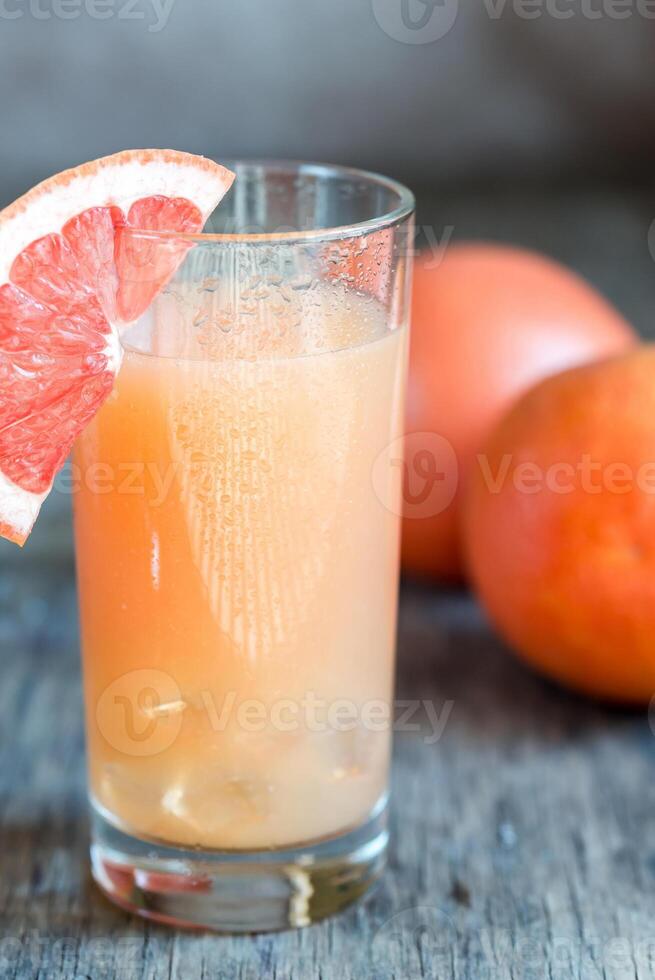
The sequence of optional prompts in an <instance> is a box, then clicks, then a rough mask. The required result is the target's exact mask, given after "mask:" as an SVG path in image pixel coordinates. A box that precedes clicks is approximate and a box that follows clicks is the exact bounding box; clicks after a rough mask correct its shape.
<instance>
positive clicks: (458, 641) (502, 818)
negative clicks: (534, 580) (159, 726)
mask: <svg viewBox="0 0 655 980" xmlns="http://www.w3.org/2000/svg"><path fill="white" fill-rule="evenodd" d="M0 582H1V586H0V642H1V644H2V659H1V662H0V671H1V673H0V732H1V740H0V745H1V748H0V855H1V857H0V860H1V873H0V937H1V939H0V977H1V978H2V980H5V978H6V980H9V978H11V980H18V978H20V980H27V978H35V980H36V978H47V980H50V978H53V980H54V978H62V980H63V978H66V980H68V978H74V980H82V978H91V980H104V978H126V980H127V978H130V980H131V978H144V980H145V978H148V980H160V978H161V980H163V978H166V980H169V978H175V980H194V978H196V977H197V978H201V977H226V978H231V977H234V978H237V977H239V978H251V977H252V978H259V977H269V976H270V977H277V978H280V980H281V978H284V980H286V978H304V977H308V978H314V977H321V978H323V980H332V978H337V980H344V978H364V977H372V978H376V980H377V978H380V980H386V978H389V980H391V978H398V980H408V978H413V977H425V978H439V980H441V978H450V977H456V978H458V980H463V978H469V977H470V978H476V980H478V978H490V980H491V978H495V977H499V978H500V977H503V978H504V977H511V978H517V980H518V978H525V977H548V978H553V977H557V978H559V977H562V978H565V977H575V978H577V977H581V978H595V977H603V978H606V977H608V978H613V977H633V978H640V980H642V978H647V977H652V976H655V917H654V915H653V913H654V911H655V899H654V895H655V778H654V776H655V753H654V746H655V743H654V739H653V734H652V732H651V729H650V727H649V723H648V718H647V717H646V715H645V714H644V713H643V712H642V713H626V712H622V711H616V710H609V709H605V708H601V707H598V706H595V705H593V704H590V703H587V702H584V701H581V700H578V699H576V698H574V697H572V696H569V695H567V694H565V693H563V692H562V691H560V690H558V689H556V688H554V687H551V686H550V685H548V684H547V683H545V682H543V681H541V680H539V679H538V678H536V677H535V676H533V675H532V674H531V673H529V672H528V671H527V670H526V669H524V668H523V667H522V666H521V665H520V664H518V663H517V662H516V661H515V660H514V659H513V658H511V657H510V656H509V655H508V654H507V652H506V651H505V650H503V649H502V648H501V647H500V645H499V643H498V642H497V641H495V640H494V639H493V637H492V636H491V635H490V633H489V631H488V629H487V627H486V626H485V623H484V621H483V620H482V618H481V616H480V614H479V613H478V612H477V610H476V608H475V606H474V604H473V602H472V600H471V599H470V598H468V597H467V596H466V595H465V594H463V593H457V592H452V593H441V594H439V593H436V592H434V591H432V590H428V589H424V588H420V587H411V588H405V589H404V590H403V597H402V607H401V609H402V615H401V625H400V651H399V657H400V664H401V669H400V675H399V692H398V693H399V698H400V699H407V700H410V699H415V700H418V701H419V702H425V701H429V702H431V703H432V704H433V705H434V706H435V707H436V711H437V713H438V714H439V715H440V717H441V719H442V720H443V718H444V717H447V722H446V725H445V728H444V730H443V733H442V734H441V737H440V738H439V739H438V740H437V741H434V736H433V734H432V733H433V731H434V725H433V722H432V721H431V720H430V719H431V717H433V716H430V715H428V713H427V711H426V710H425V709H424V708H423V709H421V710H419V711H418V712H417V713H416V715H415V716H414V717H413V718H412V719H411V722H410V724H415V723H417V722H419V723H420V724H421V731H405V732H401V733H399V734H398V736H397V740H396V753H395V762H394V798H393V842H392V846H391V855H390V866H389V869H388V872H387V874H386V875H385V877H384V880H383V882H382V883H381V885H380V886H379V888H378V890H377V892H376V893H375V894H374V895H373V896H372V897H371V898H370V899H369V900H368V901H367V902H366V903H364V904H363V905H362V906H360V907H358V908H356V909H353V910H351V911H348V912H346V913H345V914H343V915H341V916H340V917H338V918H335V919H333V920H331V921H329V922H327V923H325V924H323V925H319V926H314V927H311V928H310V929H308V930H304V931H301V932H297V933H293V932H289V933H286V934H280V935H276V936H262V937H257V938H220V937H215V936H210V935H202V934H191V933H182V932H179V933H177V932H171V931H168V930H166V929H163V928H159V927H155V926H151V925H147V924H144V923H142V922H140V921H138V920H136V919H132V918H130V917H128V916H127V915H124V914H123V913H122V912H120V911H118V910H117V909H114V908H113V907H112V906H111V905H110V904H109V903H108V902H106V901H105V900H104V899H103V898H102V897H101V896H100V895H99V894H97V893H96V891H95V889H94V887H93V885H92V883H91V882H90V880H89V873H88V865H87V826H86V818H85V799H84V768H83V733H82V706H81V694H80V684H79V669H78V655H77V636H76V628H75V593H74V583H73V578H72V569H71V568H70V566H69V565H68V564H63V565H62V564H60V565H49V566H45V567H41V568H38V567H34V566H33V565H32V563H29V567H28V563H27V562H26V563H25V567H24V569H23V570H22V571H20V572H17V571H14V573H13V574H12V575H11V576H8V575H7V576H4V577H3V578H2V579H1V580H0ZM445 702H453V703H452V705H451V706H450V710H449V706H448V705H447V704H445ZM444 708H445V711H446V714H443V711H444ZM448 710H449V714H448Z"/></svg>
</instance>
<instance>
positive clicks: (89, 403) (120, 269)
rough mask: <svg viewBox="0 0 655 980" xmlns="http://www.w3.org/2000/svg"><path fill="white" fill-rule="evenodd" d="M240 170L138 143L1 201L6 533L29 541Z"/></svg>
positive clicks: (0, 441) (2, 507)
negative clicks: (126, 341) (164, 235)
mask: <svg viewBox="0 0 655 980" xmlns="http://www.w3.org/2000/svg"><path fill="white" fill-rule="evenodd" d="M233 179H234V175H233V174H231V173H230V171H229V170H226V169H225V168H224V167H221V166H220V165H219V164H216V163H214V162H212V161H210V160H206V159H204V158H203V157H197V156H193V155H191V154H189V153H179V152H177V151H174V150H128V151H126V152H124V153H118V154H115V155H114V156H110V157H104V158H103V159H101V160H96V161H94V162H93V163H87V164H84V165H83V166H81V167H77V168H75V169H74V170H68V171H65V172H64V173H61V174H58V175H57V176H55V177H51V178H50V179H49V180H47V181H45V182H44V183H42V184H39V185H38V186H37V187H35V188H34V189H33V190H31V191H29V192H28V193H27V194H25V196H24V197H22V198H19V200H18V201H16V202H15V203H14V204H12V205H10V206H9V207H8V208H6V209H5V210H4V211H2V212H0V536H2V537H6V538H9V539H10V540H11V541H15V542H16V543H17V544H21V545H22V544H23V543H24V542H25V540H26V538H27V536H28V535H29V533H30V531H31V529H32V526H33V524H34V521H35V520H36V517H37V515H38V512H39V509H40V507H41V504H42V502H43V500H44V499H45V497H46V496H47V495H48V493H49V491H50V489H51V488H52V483H53V480H54V478H55V476H56V474H57V472H58V471H59V469H60V468H61V466H62V465H63V463H64V461H65V459H66V457H67V455H68V453H69V451H70V448H71V446H72V444H73V442H74V440H75V438H76V437H77V435H78V434H79V433H80V432H81V431H82V429H84V427H85V426H86V425H87V423H88V422H89V421H90V420H91V419H92V418H93V416H94V415H95V413H96V412H97V411H98V409H99V408H100V406H101V405H102V403H103V401H104V400H105V398H106V397H107V396H108V394H109V393H110V391H111V389H112V386H113V383H114V378H115V376H116V373H117V371H118V369H119V367H120V359H121V348H120V342H119V339H118V324H120V323H124V322H131V321H133V320H136V319H137V318H138V317H139V316H140V315H141V314H142V313H143V312H144V311H145V309H146V308H147V307H148V305H149V304H150V303H151V301H152V299H153V298H154V296H155V295H156V294H157V292H158V291H159V290H160V289H161V288H162V287H163V286H164V285H165V284H166V282H167V281H168V280H169V278H170V277H171V275H172V274H173V273H174V272H175V270H176V268H177V266H178V265H179V263H180V261H181V260H182V259H183V258H184V255H185V254H186V251H187V250H188V248H189V247H190V244H189V243H188V241H185V240H183V239H176V238H174V237H172V238H171V239H170V241H167V242H166V245H165V247H164V246H162V247H154V244H153V242H152V240H150V241H149V240H148V239H147V237H144V238H143V240H141V239H140V238H135V237H130V240H129V241H130V243H129V246H128V247H119V243H120V241H121V236H123V237H125V236H124V231H123V229H125V228H132V229H144V230H145V231H150V232H153V231H154V232H162V231H164V232H174V233H178V234H181V235H183V234H194V233H197V232H199V231H200V230H201V229H202V227H203V225H204V223H205V221H206V220H207V218H208V216H209V215H210V214H211V212H212V211H213V210H214V208H215V207H216V205H217V204H218V202H219V201H220V200H221V198H222V197H223V195H224V194H225V193H226V191H227V190H228V189H229V187H230V185H231V183H232V180H233Z"/></svg>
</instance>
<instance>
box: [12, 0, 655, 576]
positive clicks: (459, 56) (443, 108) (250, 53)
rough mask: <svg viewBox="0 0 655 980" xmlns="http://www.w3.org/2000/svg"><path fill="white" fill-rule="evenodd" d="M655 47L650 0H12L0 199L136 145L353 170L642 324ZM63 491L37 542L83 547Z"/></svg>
mask: <svg viewBox="0 0 655 980" xmlns="http://www.w3.org/2000/svg"><path fill="white" fill-rule="evenodd" d="M654 50H655V0H270V2H264V0H0V85H1V87H2V94H3V98H2V102H1V103H0V122H1V123H2V126H1V132H2V134H3V136H2V140H1V142H0V204H6V203H8V202H9V201H10V200H12V199H13V198H14V197H15V196H17V195H18V194H20V193H21V192H23V191H24V190H26V189H27V188H29V187H30V186H31V185H32V184H34V183H35V182H36V181H38V180H40V179H42V178H44V177H46V176H48V175H50V174H51V173H53V172H56V171H58V170H60V169H62V168H64V167H67V166H71V165H75V164H78V163H80V162H82V161H84V160H87V159H91V158H93V157H97V156H99V155H102V154H105V153H110V152H114V151H116V150H119V149H124V148H127V147H133V146H151V145H152V146H172V147H176V148H180V149H187V150H191V151H195V152H198V153H203V154H206V155H209V156H214V157H216V158H218V159H221V158H229V157H234V156H247V157H266V156H269V157H290V158H305V159H316V160H323V161H333V162H341V163H347V164H354V165H358V166H362V167H367V168H371V169H374V170H379V171H383V172H385V173H388V174H390V175H392V176H394V177H396V178H399V179H401V180H403V181H406V182H407V183H408V184H409V185H410V186H411V187H412V188H413V189H414V190H415V191H416V193H417V198H418V223H419V226H422V227H423V229H425V227H426V226H427V228H428V233H427V234H428V235H431V236H432V238H433V239H434V237H435V236H436V237H437V238H439V239H440V240H441V239H443V237H444V236H446V237H448V238H450V240H453V241H455V240H458V239H462V238H471V237H476V238H480V237H482V238H487V239H497V240H500V241H508V242H515V243H518V244H522V245H526V246H529V247H533V248H537V249H540V250H542V251H544V252H546V253H548V254H550V255H552V256H554V257H556V258H558V259H560V260H561V261H563V262H566V263H567V264H569V265H571V266H573V267H574V268H576V269H577V270H579V271H580V272H581V273H582V274H583V275H585V276H586V277H587V278H588V279H589V280H591V281H592V282H593V283H594V284H595V285H596V286H597V287H598V288H600V289H601V290H602V291H603V292H604V293H605V294H606V295H607V296H608V297H609V298H610V299H611V300H612V301H613V302H614V303H616V305H617V306H618V307H619V308H620V309H621V310H622V311H623V312H624V313H625V315H626V316H627V317H628V318H629V319H630V320H631V321H632V322H633V323H634V324H635V325H636V326H637V327H638V328H639V329H640V330H641V331H642V333H644V334H646V335H650V334H652V333H655V330H654V329H653V310H655V264H654V261H653V258H652V256H651V252H650V250H649V246H648V234H649V229H650V225H651V222H652V220H653V218H654V217H655V195H654V194H653V189H652V177H651V174H652V172H653V168H654V165H655V98H654V95H655V58H654V55H653V52H654ZM423 237H424V238H425V237H426V233H425V231H423ZM68 504H69V501H68V499H67V498H66V496H65V495H64V494H61V493H55V494H53V497H52V500H51V501H50V502H49V504H48V506H47V508H46V512H45V513H46V516H45V518H44V519H42V520H41V521H40V522H39V524H38V526H37V529H36V531H35V533H34V535H33V537H32V538H31V540H30V542H29V545H28V549H27V550H28V552H29V553H31V554H32V555H34V556H37V557H38V556H40V555H42V554H47V555H48V556H49V557H54V556H57V557H58V558H61V559H62V560H65V561H66V562H69V561H70V560H71V543H70V531H69V525H68V511H69V507H68ZM16 555H17V551H16V549H13V548H11V547H10V546H6V545H5V544H4V543H0V560H1V561H5V562H6V561H10V560H14V559H15V556H16Z"/></svg>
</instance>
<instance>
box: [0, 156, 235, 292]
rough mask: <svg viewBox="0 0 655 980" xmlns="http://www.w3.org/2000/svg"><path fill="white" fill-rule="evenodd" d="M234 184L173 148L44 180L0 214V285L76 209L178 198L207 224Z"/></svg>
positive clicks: (214, 167) (215, 167)
mask: <svg viewBox="0 0 655 980" xmlns="http://www.w3.org/2000/svg"><path fill="white" fill-rule="evenodd" d="M233 180H234V174H233V173H231V172H230V171H229V170H226V168H225V167H221V166H220V165H219V164H217V163H214V162H213V160H206V159H205V158H204V157H197V156H194V155H193V154H192V153H181V152H179V151H177V150H125V151H124V152H122V153H116V154H114V155H113V156H109V157H102V158H101V159H100V160H94V161H93V162H92V163H85V164H83V166H81V167H76V168H75V169H73V170H65V171H63V173H60V174H57V175H56V176H54V177H49V178H48V180H44V181H43V183H41V184H37V186H36V187H33V188H32V190H30V191H28V192H27V194H24V195H23V197H19V198H18V200H17V201H15V202H14V203H13V204H10V205H9V207H8V208H5V210H4V211H2V212H0V282H6V281H7V280H8V279H9V271H10V269H11V265H12V262H13V260H14V259H15V257H16V256H17V255H18V254H19V253H20V252H22V251H23V249H24V248H27V246H28V245H30V244H31V243H32V242H34V241H36V240H37V239H38V238H42V237H43V236H44V235H49V234H51V233H52V232H59V231H61V229H62V228H63V226H64V225H65V224H66V222H67V221H69V220H70V219H71V218H74V217H75V216H76V215H77V214H79V213H80V212H81V211H86V210H88V209H89V208H93V207H107V206H111V205H116V206H118V207H120V208H121V209H122V210H123V212H127V211H129V209H130V207H131V206H132V205H133V204H134V202H135V201H138V200H140V199H141V198H143V197H153V196H155V195H161V196H162V197H179V196H180V195H183V196H184V197H186V198H187V199H188V200H190V201H193V203H194V204H195V205H196V206H197V207H198V208H199V210H200V211H201V213H202V216H203V221H206V220H207V218H208V217H209V215H210V214H211V212H212V211H213V210H214V208H215V207H216V205H217V204H218V202H219V201H220V200H221V198H222V197H223V196H224V195H225V194H226V193H227V191H228V190H229V189H230V186H231V184H232V181H233ZM126 190H127V193H126Z"/></svg>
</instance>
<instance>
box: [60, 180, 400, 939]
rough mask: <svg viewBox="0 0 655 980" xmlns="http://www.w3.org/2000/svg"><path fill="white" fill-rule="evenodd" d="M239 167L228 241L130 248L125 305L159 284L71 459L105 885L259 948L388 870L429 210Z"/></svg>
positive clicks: (173, 239)
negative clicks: (416, 228) (417, 213)
mask: <svg viewBox="0 0 655 980" xmlns="http://www.w3.org/2000/svg"><path fill="white" fill-rule="evenodd" d="M236 171H237V179H236V182H235V185H234V188H233V191H232V192H231V194H230V196H229V198H228V199H227V200H226V201H225V202H224V203H223V204H221V206H220V208H219V210H218V212H217V217H216V222H217V223H216V224H215V225H214V232H215V233H213V234H204V235H198V236H193V237H184V236H182V237H180V236H179V235H166V234H158V233H152V232H148V231H125V232H124V233H123V235H122V237H121V239H120V243H119V248H120V249H121V251H122V253H123V254H122V262H121V263H120V264H121V268H124V269H128V270H129V273H128V278H129V280H130V281H129V288H130V289H134V290H138V291H141V293H142V295H148V294H155V292H156V290H157V288H158V287H160V286H161V285H162V283H164V282H166V281H167V280H168V282H167V284H166V285H165V286H164V288H163V289H161V291H160V292H159V293H158V295H157V296H156V298H155V299H154V301H153V302H152V304H151V305H150V307H149V309H148V312H147V313H146V314H145V315H144V316H143V317H142V318H141V320H140V321H139V322H138V323H136V324H134V325H132V326H131V327H130V328H129V329H127V330H126V331H125V333H124V335H123V337H122V345H123V348H124V357H123V364H122V367H121V371H120V374H119V376H118V380H117V382H116V388H115V390H114V392H113V394H112V395H111V396H110V398H109V400H108V401H107V402H106V403H105V405H104V406H103V408H102V409H101V411H100V412H99V414H98V415H97V417H96V419H95V420H94V422H93V423H92V424H91V425H90V426H89V428H88V429H87V430H86V431H85V432H84V434H83V435H82V437H81V438H80V440H79V442H78V444H77V447H76V452H75V459H74V476H75V477H76V480H77V484H78V487H79V492H78V493H77V494H76V499H75V524H76V546H77V569H78V581H79V596H80V610H81V626H82V645H83V661H84V678H85V698H86V720H87V744H88V764H89V783H90V798H91V809H92V843H91V857H92V866H93V874H94V877H95V879H96V881H97V883H98V884H99V885H100V887H101V888H102V889H103V890H104V891H105V892H106V893H107V894H108V895H109V896H110V898H112V899H113V900H114V901H116V902H118V903H119V904H121V905H123V906H126V907H128V908H130V909H132V910H134V911H136V912H138V913H140V914H142V915H145V916H149V917H151V918H155V919H159V920H162V921H166V922H171V923H181V924H191V925H200V926H207V927H211V928H215V929H219V930H229V931H254V930H261V929H277V928H285V927H288V926H300V925H305V924H307V923H310V922H313V921H316V920H318V919H320V918H322V917H324V916H326V915H328V914H330V913H332V912H334V911H336V910H337V909H339V908H341V907H343V906H345V905H347V904H348V903H350V902H351V901H353V900H354V899H355V898H356V897H358V896H359V895H361V894H362V893H363V892H364V891H365V890H366V889H367V888H368V887H369V885H370V884H371V883H372V882H373V881H374V880H375V879H376V878H377V877H378V876H379V875H380V873H381V871H382V869H383V866H384V861H385V851H386V847H387V829H386V811H387V785H388V769H389V754H390V743H391V728H392V718H391V701H392V696H393V671H394V638H395V626H396V605H397V588H398V537H399V512H400V507H399V501H400V478H401V469H400V466H399V462H400V460H399V459H398V458H395V457H398V456H399V454H398V452H397V451H396V450H397V446H398V445H399V440H400V438H401V427H402V416H403V394H404V382H405V371H406V349H407V312H408V294H409V285H410V271H411V270H410V265H411V249H410V248H409V247H408V244H409V242H410V241H411V229H412V211H413V199H412V196H411V194H410V193H409V192H408V191H407V190H405V189H404V188H403V187H401V186H399V185H398V184H396V183H394V182H393V181H390V180H387V179H384V178H382V177H377V176H374V175H371V174H366V173H362V172H359V171H355V170H348V169H344V168H338V167H323V166H313V165H304V164H303V165H289V164H274V163H272V164H259V163H257V164H237V165H236ZM219 222H220V224H219ZM174 270H175V271H174ZM171 273H174V274H173V276H172V278H170V279H169V277H170V276H171Z"/></svg>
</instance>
